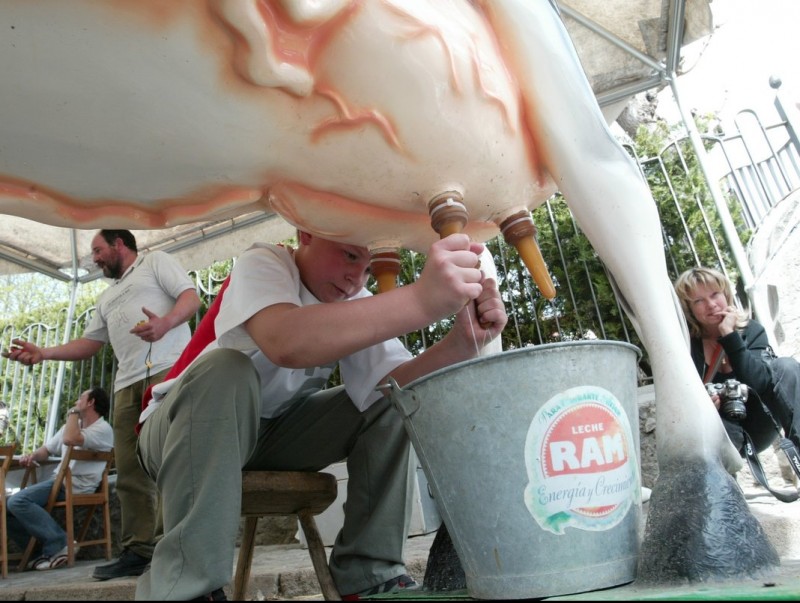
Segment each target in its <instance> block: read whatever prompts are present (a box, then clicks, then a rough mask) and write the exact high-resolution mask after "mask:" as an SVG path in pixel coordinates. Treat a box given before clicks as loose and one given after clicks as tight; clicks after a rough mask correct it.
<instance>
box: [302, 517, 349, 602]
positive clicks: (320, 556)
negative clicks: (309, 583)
mask: <svg viewBox="0 0 800 603" xmlns="http://www.w3.org/2000/svg"><path fill="white" fill-rule="evenodd" d="M297 516H298V518H300V526H301V527H302V528H303V534H305V536H306V542H307V543H308V554H309V555H311V563H313V564H314V571H315V572H316V573H317V580H319V585H320V588H321V589H322V596H323V597H325V600H326V601H341V600H342V597H341V596H340V595H339V591H338V590H337V589H336V584H334V582H333V576H331V570H330V568H329V567H328V558H327V556H326V555H325V545H324V544H322V537H321V536H320V535H319V530H317V522H316V521H314V516H313V515H312V514H311V513H308V512H306V511H300V512H299V513H298V514H297Z"/></svg>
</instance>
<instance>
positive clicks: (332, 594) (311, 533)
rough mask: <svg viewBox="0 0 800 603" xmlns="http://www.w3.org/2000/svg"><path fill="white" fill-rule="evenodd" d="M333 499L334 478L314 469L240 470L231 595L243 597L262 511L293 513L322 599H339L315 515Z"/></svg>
mask: <svg viewBox="0 0 800 603" xmlns="http://www.w3.org/2000/svg"><path fill="white" fill-rule="evenodd" d="M334 500H336V478H335V477H334V476H333V475H331V474H330V473H320V472H316V471H309V472H306V471H243V472H242V516H243V517H244V518H245V526H244V531H243V533H242V543H241V545H240V547H239V559H238V561H237V563H236V576H235V578H234V591H233V598H234V600H236V601H242V600H244V596H245V593H246V590H247V584H248V581H249V580H250V565H251V564H252V562H253V547H254V545H255V535H256V526H257V523H258V518H259V517H264V516H265V515H296V516H297V517H298V519H299V520H300V526H301V527H302V529H303V533H304V534H305V537H306V541H307V542H308V553H309V555H311V562H312V563H313V565H314V571H315V572H316V574H317V580H318V581H319V585H320V587H321V589H322V595H323V596H324V597H325V600H326V601H338V600H341V597H340V595H339V591H338V590H336V585H335V584H334V582H333V578H332V577H331V573H330V570H329V569H328V559H327V555H326V554H325V545H324V544H323V543H322V537H321V536H320V534H319V530H318V529H317V524H316V521H315V520H314V516H315V515H319V514H320V513H322V512H323V511H324V510H325V509H327V508H328V507H329V506H330V505H331V503H332V502H333V501H334Z"/></svg>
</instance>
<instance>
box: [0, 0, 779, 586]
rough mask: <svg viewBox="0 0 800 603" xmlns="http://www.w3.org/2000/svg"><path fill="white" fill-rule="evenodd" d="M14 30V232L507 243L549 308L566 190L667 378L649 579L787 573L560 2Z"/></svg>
mask: <svg viewBox="0 0 800 603" xmlns="http://www.w3.org/2000/svg"><path fill="white" fill-rule="evenodd" d="M0 21H1V23H0V25H2V31H3V35H2V38H0V74H2V86H1V87H0V212H3V213H6V214H13V215H17V216H21V217H26V218H30V219H33V220H38V221H41V222H48V223H51V224H54V225H61V226H74V227H79V228H96V227H109V228H117V227H122V228H160V227H165V226H170V225H175V224H179V223H186V222H193V221H198V220H201V219H210V218H217V217H220V218H221V217H228V216H233V215H237V214H242V213H245V212H248V211H253V210H256V209H272V210H274V211H276V212H277V213H279V214H280V215H281V216H283V217H284V218H285V219H286V220H287V221H288V222H290V223H291V224H293V225H295V226H297V227H299V228H302V229H306V230H308V231H310V232H312V233H315V234H318V235H321V236H324V237H327V238H331V239H334V240H339V241H344V242H348V243H354V244H359V245H364V246H368V247H369V248H370V250H371V251H373V253H374V254H375V256H376V258H382V257H384V258H388V261H383V264H389V265H391V263H392V253H394V252H396V251H397V250H398V249H399V248H402V247H405V248H409V249H413V250H417V251H423V252H424V251H426V250H427V248H428V247H429V245H430V244H431V243H432V242H433V241H434V240H435V239H436V238H438V237H439V236H441V235H444V234H447V233H448V232H451V231H452V229H456V230H459V229H462V230H463V231H465V232H467V233H468V234H470V235H471V236H472V237H473V238H475V239H479V240H487V239H489V238H492V237H494V236H495V235H497V234H498V233H499V232H500V231H503V233H504V234H505V236H506V237H507V238H508V239H509V240H510V241H512V242H513V243H514V244H515V245H517V247H518V249H519V250H520V253H521V254H522V255H523V258H524V259H525V262H526V264H527V265H528V266H529V268H530V269H531V272H532V274H533V276H534V278H535V280H536V281H537V283H538V284H539V286H540V288H541V289H542V291H543V293H544V294H545V295H546V296H548V297H552V296H553V294H554V291H553V289H552V284H551V283H550V281H549V278H548V276H547V270H546V268H545V267H544V265H543V264H542V262H541V258H539V257H538V252H537V250H536V247H535V244H534V243H533V237H532V236H531V235H532V233H533V227H532V223H531V221H530V210H531V209H532V208H534V207H536V206H537V205H539V204H541V203H543V202H544V201H545V200H546V199H547V198H548V197H549V196H551V194H552V193H553V192H554V191H556V190H560V191H561V192H562V193H563V195H564V197H565V199H566V201H567V203H568V205H569V207H570V209H571V211H572V212H573V214H574V216H575V218H576V219H577V221H578V223H579V225H580V227H581V229H582V230H583V232H584V233H585V234H586V236H587V237H588V238H589V240H590V242H591V243H592V245H593V246H594V248H595V250H596V251H597V253H598V254H599V255H600V257H601V259H602V261H603V262H604V264H605V265H606V266H607V267H608V269H609V270H610V272H611V273H612V274H613V277H614V280H615V281H616V285H617V286H618V288H619V291H620V292H621V294H622V295H623V296H624V299H625V301H626V304H627V306H628V307H629V313H630V316H631V319H632V320H633V322H634V324H635V325H636V328H637V331H638V332H639V335H640V337H641V340H642V342H643V344H644V345H645V347H646V348H647V351H648V353H649V357H650V360H651V363H652V366H653V371H654V381H655V391H656V400H657V413H658V442H657V444H658V451H659V464H660V477H659V480H658V483H657V484H656V487H655V489H654V492H653V495H652V499H651V503H650V504H651V510H650V514H649V519H648V526H647V528H646V531H645V539H644V544H643V548H642V551H641V561H640V565H639V573H638V580H641V581H644V582H663V581H672V580H685V579H688V580H706V579H717V578H725V577H727V576H732V577H733V576H736V577H739V576H741V575H742V574H747V575H755V574H757V573H759V572H760V571H761V570H764V569H768V568H770V567H771V566H773V565H774V564H776V563H777V561H778V560H777V555H776V554H775V551H774V549H773V548H772V546H771V545H770V543H769V542H768V540H767V538H766V536H765V534H764V532H763V530H761V527H760V526H759V525H758V522H757V521H756V520H755V518H754V517H753V516H752V515H751V513H750V512H749V510H748V509H747V505H746V504H745V502H744V499H743V497H742V495H741V493H740V491H739V490H738V487H737V485H736V483H735V481H734V480H733V479H732V478H731V477H730V474H729V473H730V472H731V471H733V470H735V469H737V468H738V467H739V466H740V465H741V460H740V458H739V455H738V454H737V452H736V450H735V449H734V448H733V446H732V445H731V444H730V442H729V440H728V438H727V436H726V434H725V431H724V429H723V427H722V424H721V422H720V420H719V417H718V416H717V413H716V410H715V409H714V406H713V405H712V404H710V403H709V401H708V394H707V393H706V391H705V389H704V388H703V385H702V383H701V381H700V379H699V378H698V376H697V374H696V372H695V369H694V366H693V365H692V363H691V360H690V356H689V351H688V346H687V338H686V334H685V327H684V322H683V318H682V315H681V314H680V308H679V307H678V306H677V304H675V302H674V296H673V294H672V287H671V283H670V281H669V278H668V275H667V272H666V268H665V261H664V255H663V250H662V248H661V236H660V229H659V218H658V215H657V211H656V208H655V204H654V203H653V201H652V198H651V196H650V193H649V191H648V188H647V186H646V184H645V183H644V181H643V180H642V178H641V177H640V174H639V172H638V170H637V168H636V166H635V165H634V163H633V162H632V161H631V160H630V158H629V157H628V155H627V154H626V153H625V151H624V150H623V149H622V148H621V146H620V145H619V144H618V143H617V142H616V140H615V139H614V137H613V136H612V134H611V133H610V131H609V129H608V128H607V124H606V122H605V120H604V118H603V115H602V113H601V112H600V110H599V108H598V105H597V102H596V99H595V97H594V94H593V93H592V90H591V88H590V86H589V84H588V82H587V79H586V76H585V74H584V72H583V70H582V68H581V65H580V63H579V60H578V58H577V55H576V53H575V50H574V48H573V46H572V43H571V40H570V38H569V36H568V34H567V31H566V29H565V28H564V26H563V23H562V22H561V20H560V17H559V14H558V12H557V10H556V8H555V6H554V4H553V3H551V2H549V1H548V0H475V1H474V2H470V1H469V0H430V1H427V2H426V1H421V0H418V1H413V0H405V1H404V0H207V1H201V0H169V1H164V0H117V1H113V0H71V1H70V2H64V1H62V0H53V1H46V0H5V1H4V2H3V6H2V13H1V14H0ZM379 268H380V260H379V259H378V260H376V270H378V269H379ZM390 274H391V272H390ZM391 278H393V276H392V277H391ZM722 518H724V520H723V519H722ZM709 534H710V535H711V537H709Z"/></svg>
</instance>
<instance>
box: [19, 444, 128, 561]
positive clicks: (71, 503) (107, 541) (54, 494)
mask: <svg viewBox="0 0 800 603" xmlns="http://www.w3.org/2000/svg"><path fill="white" fill-rule="evenodd" d="M71 461H94V462H104V463H105V468H104V469H103V475H102V478H101V479H100V484H99V485H98V486H97V490H95V491H94V492H88V493H76V492H73V491H72V469H71V467H70V462H71ZM113 462H114V451H113V450H108V451H99V450H80V449H77V448H75V447H73V446H69V447H68V448H67V452H66V454H65V455H64V460H63V462H62V463H61V467H60V468H59V470H58V473H57V474H56V477H55V480H54V481H53V487H52V488H51V490H50V498H49V499H48V501H47V506H46V507H45V509H46V510H47V511H48V512H50V513H52V512H53V511H54V510H55V509H64V510H65V515H66V519H65V530H66V532H67V567H73V566H74V565H75V544H77V545H78V546H81V547H84V546H90V545H103V546H104V547H105V556H106V559H111V507H110V505H109V500H110V495H109V487H108V474H109V471H110V470H111V466H112V464H113ZM62 483H63V484H64V493H65V497H64V500H57V498H58V493H59V490H60V488H61V484H62ZM77 507H87V509H88V511H87V513H86V517H85V518H84V520H83V523H82V524H81V528H80V530H78V537H77V538H76V537H75V508H77ZM98 507H100V508H101V509H102V512H103V534H102V537H101V538H94V539H87V533H88V531H89V526H90V524H91V521H92V517H94V512H95V510H97V508H98ZM35 545H36V538H33V537H31V539H30V540H29V541H28V546H27V548H26V549H25V553H24V554H23V555H22V560H21V561H20V563H19V566H18V571H23V570H24V569H25V567H26V566H27V564H28V559H29V558H30V556H31V553H33V548H34V546H35Z"/></svg>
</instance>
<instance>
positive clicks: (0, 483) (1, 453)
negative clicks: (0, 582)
mask: <svg viewBox="0 0 800 603" xmlns="http://www.w3.org/2000/svg"><path fill="white" fill-rule="evenodd" d="M16 449H17V445H16V443H14V444H9V445H7V446H0V538H2V544H0V548H1V549H2V554H3V560H2V572H1V573H2V576H3V579H5V578H7V577H8V530H7V526H6V476H7V475H8V470H9V469H10V468H11V461H12V459H13V458H14V451H15V450H16Z"/></svg>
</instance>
